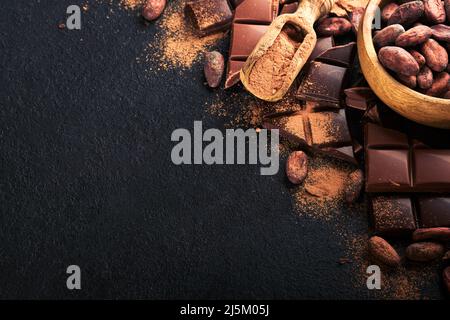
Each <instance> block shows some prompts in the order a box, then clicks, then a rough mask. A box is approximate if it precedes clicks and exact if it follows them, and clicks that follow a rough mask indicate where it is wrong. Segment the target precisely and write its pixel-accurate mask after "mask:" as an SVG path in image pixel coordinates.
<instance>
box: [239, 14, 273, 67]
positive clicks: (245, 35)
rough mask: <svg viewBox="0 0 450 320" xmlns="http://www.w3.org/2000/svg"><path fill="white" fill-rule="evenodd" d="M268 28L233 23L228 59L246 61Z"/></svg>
mask: <svg viewBox="0 0 450 320" xmlns="http://www.w3.org/2000/svg"><path fill="white" fill-rule="evenodd" d="M268 28H269V26H265V25H254V24H239V23H234V24H233V27H232V35H231V46H230V48H231V51H230V59H232V60H244V61H245V60H246V59H247V57H248V56H249V55H250V54H251V53H252V51H253V49H254V48H255V46H256V44H257V43H258V41H259V39H261V37H262V36H263V35H264V34H265V33H266V31H267V29H268Z"/></svg>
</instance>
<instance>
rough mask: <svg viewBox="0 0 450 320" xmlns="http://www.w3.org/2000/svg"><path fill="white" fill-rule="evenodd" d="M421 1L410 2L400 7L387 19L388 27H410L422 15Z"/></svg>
mask: <svg viewBox="0 0 450 320" xmlns="http://www.w3.org/2000/svg"><path fill="white" fill-rule="evenodd" d="M424 11H425V9H424V6H423V2H422V1H410V2H407V3H404V4H402V5H400V6H399V7H398V8H397V9H396V10H395V11H394V13H393V14H392V15H391V17H390V18H389V19H388V25H391V24H396V23H399V24H401V25H403V26H405V27H407V26H410V25H412V24H413V23H414V22H416V21H417V20H419V19H420V18H421V17H422V16H423V14H424Z"/></svg>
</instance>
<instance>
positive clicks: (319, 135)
mask: <svg viewBox="0 0 450 320" xmlns="http://www.w3.org/2000/svg"><path fill="white" fill-rule="evenodd" d="M311 104H312V103H308V104H307V106H306V107H305V109H304V110H301V111H296V112H283V113H277V114H272V115H268V116H266V117H264V124H263V126H264V127H265V128H267V129H278V130H280V134H281V136H283V137H284V138H286V139H288V140H289V141H290V142H292V143H294V144H295V145H297V146H299V147H303V148H306V149H308V150H310V151H312V152H316V153H318V154H322V155H325V156H331V157H334V158H337V159H340V160H343V161H347V162H350V163H356V159H355V157H354V153H353V148H352V143H353V142H352V139H351V137H350V132H349V130H348V124H347V120H346V116H345V111H344V110H343V109H341V110H339V111H337V112H335V111H323V110H321V109H316V108H314V107H312V106H311Z"/></svg>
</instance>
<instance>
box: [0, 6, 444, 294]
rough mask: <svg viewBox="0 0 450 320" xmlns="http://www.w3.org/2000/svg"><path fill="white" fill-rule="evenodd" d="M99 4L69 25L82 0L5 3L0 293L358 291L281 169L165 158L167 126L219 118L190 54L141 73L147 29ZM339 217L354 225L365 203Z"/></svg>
mask: <svg viewBox="0 0 450 320" xmlns="http://www.w3.org/2000/svg"><path fill="white" fill-rule="evenodd" d="M91 2H92V1H91ZM107 2H108V1H105V3H107ZM105 3H103V4H101V3H100V4H99V3H91V5H90V8H89V10H88V12H86V13H83V15H82V30H81V31H68V30H59V29H58V28H57V25H58V24H59V23H60V22H64V21H65V17H66V14H65V12H66V8H67V6H68V5H70V4H80V5H81V2H80V1H78V0H74V1H70V0H68V1H66V0H64V1H60V0H58V1H56V0H41V1H36V0H33V1H24V0H22V1H17V0H3V1H2V4H1V8H0V12H1V16H0V59H1V60H0V67H1V79H0V145H1V149H0V159H1V166H0V210H1V212H0V268H1V273H0V297H1V298H150V299H174V298H176V299H195V298H263V299H272V298H276V299H283V298H314V299H315V298H329V299H330V298H331V299H350V298H361V299H365V298H370V293H369V292H368V290H367V289H364V286H365V284H364V283H360V282H358V281H357V280H355V279H357V275H355V274H354V272H353V271H352V268H351V266H350V265H343V266H340V265H339V264H338V263H337V261H338V260H339V258H341V257H343V256H345V255H346V251H345V249H346V248H345V245H344V244H343V243H342V242H343V239H342V237H339V236H338V235H337V234H336V233H335V232H333V231H334V224H333V223H326V222H321V221H317V220H314V219H308V218H304V217H300V216H298V215H297V214H296V213H295V212H294V210H293V207H292V202H291V201H292V199H291V196H290V194H289V192H288V190H287V188H286V184H285V178H284V175H283V173H282V172H280V174H279V175H278V176H274V177H262V176H260V175H259V168H258V167H256V166H214V167H207V166H190V167H189V166H184V167H176V166H174V165H172V163H171V161H170V151H171V147H172V145H173V144H172V143H171V142H170V134H171V133H172V131H173V130H174V129H176V128H179V127H183V128H192V126H193V121H194V120H203V121H204V125H205V127H219V128H222V127H223V125H224V123H222V122H221V121H222V120H219V119H216V118H214V117H212V116H210V115H208V114H207V113H205V110H204V104H205V102H207V101H209V100H211V98H212V96H213V95H212V93H211V91H209V90H208V89H206V88H205V86H204V84H203V79H202V77H201V65H199V64H197V65H196V66H195V67H194V68H193V69H191V70H187V71H185V72H183V73H181V75H180V72H178V71H177V70H174V71H165V72H160V73H159V74H151V75H149V74H148V72H146V71H145V70H144V69H145V67H148V65H147V66H146V65H142V64H138V63H137V62H136V57H139V56H141V55H142V52H143V51H144V48H145V46H146V45H147V43H148V42H149V41H151V39H152V38H153V36H154V34H155V32H157V31H158V30H157V28H156V27H155V26H154V25H150V26H147V27H146V26H144V25H143V24H142V23H141V20H140V19H139V18H138V17H137V14H136V12H131V11H126V10H122V9H119V7H118V6H117V5H113V6H110V5H107V4H105ZM111 10H112V11H111ZM226 45H227V44H226V43H224V44H223V47H224V48H225V47H226ZM149 64H150V65H151V62H150V63H149ZM155 65H156V62H155ZM193 78H194V80H193ZM341 215H342V216H341V217H339V218H338V219H341V220H342V221H343V223H344V224H346V225H347V226H348V228H349V229H352V230H355V231H357V230H361V231H362V232H364V231H365V230H366V228H367V226H366V224H367V222H366V220H367V219H366V216H365V214H364V213H363V212H360V213H356V214H355V213H353V214H349V215H347V214H346V213H341ZM71 264H76V265H79V266H80V267H81V269H82V290H81V291H69V290H67V289H66V276H67V275H66V273H65V270H66V268H67V266H68V265H71ZM358 276H359V275H358ZM355 282H356V284H355ZM432 285H433V287H432V289H431V291H430V293H429V296H431V297H439V290H438V289H437V286H436V285H435V284H432Z"/></svg>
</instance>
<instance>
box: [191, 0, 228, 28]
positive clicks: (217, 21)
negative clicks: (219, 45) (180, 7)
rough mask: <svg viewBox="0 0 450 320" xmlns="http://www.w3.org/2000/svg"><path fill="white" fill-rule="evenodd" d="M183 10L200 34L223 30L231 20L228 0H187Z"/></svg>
mask: <svg viewBox="0 0 450 320" xmlns="http://www.w3.org/2000/svg"><path fill="white" fill-rule="evenodd" d="M185 11H186V15H187V16H189V17H190V18H191V19H192V21H193V23H194V27H195V28H196V29H197V30H198V32H199V34H200V35H201V36H206V35H208V34H211V33H214V32H217V31H221V30H225V29H227V28H228V27H229V26H230V24H231V21H232V20H233V13H232V12H231V8H230V5H229V3H228V0H195V1H189V2H187V3H186V8H185Z"/></svg>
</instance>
